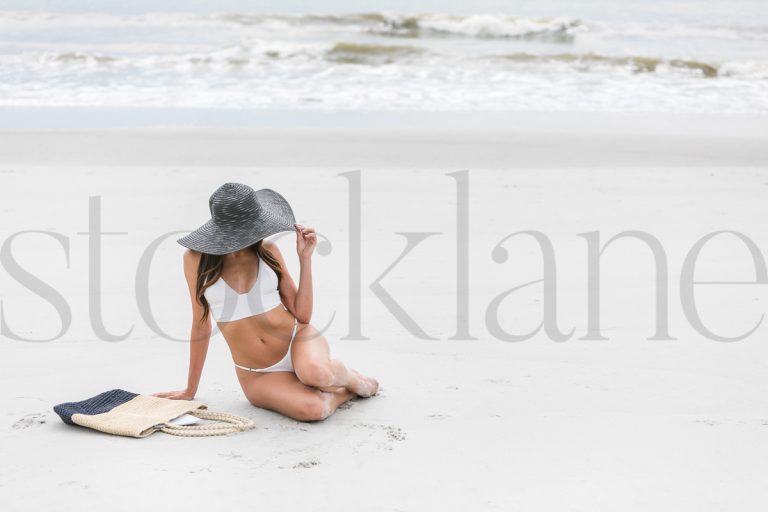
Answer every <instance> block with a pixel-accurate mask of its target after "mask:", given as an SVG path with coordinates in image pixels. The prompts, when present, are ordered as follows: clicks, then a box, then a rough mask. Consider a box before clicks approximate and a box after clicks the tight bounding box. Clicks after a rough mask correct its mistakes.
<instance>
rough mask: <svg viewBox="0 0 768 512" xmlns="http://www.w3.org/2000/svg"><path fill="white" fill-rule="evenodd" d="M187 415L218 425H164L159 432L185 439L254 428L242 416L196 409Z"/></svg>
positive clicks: (251, 423) (250, 422) (249, 421)
mask: <svg viewBox="0 0 768 512" xmlns="http://www.w3.org/2000/svg"><path fill="white" fill-rule="evenodd" d="M189 414H191V415H193V416H197V417H198V418H200V419H204V420H215V421H217V422H218V423H209V424H205V425H174V424H173V423H164V424H162V425H161V426H160V430H162V431H163V432H165V433H166V434H171V435H174V436H185V437H205V436H223V435H227V434H233V433H235V432H243V431H246V430H250V429H252V428H253V427H254V424H253V421H251V420H249V419H248V418H243V417H242V416H235V415H234V414H227V413H225V412H212V411H209V410H206V409H197V410H195V411H192V412H190V413H189Z"/></svg>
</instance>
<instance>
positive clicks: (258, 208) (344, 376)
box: [154, 183, 379, 421]
mask: <svg viewBox="0 0 768 512" xmlns="http://www.w3.org/2000/svg"><path fill="white" fill-rule="evenodd" d="M208 204H209V207H210V211H211V215H212V218H211V220H209V221H208V222H206V223H205V224H203V225H202V226H201V227H200V228H198V229H197V230H195V231H193V232H192V233H190V234H189V235H187V236H185V237H182V238H180V239H179V240H178V242H179V243H180V244H181V245H183V246H184V247H187V248H188V250H187V251H185V253H184V274H185V276H186V278H187V284H188V286H189V292H190V297H191V300H192V315H193V316H192V331H191V334H190V362H189V379H188V382H187V387H186V389H183V390H180V391H168V392H163V393H155V394H154V396H159V397H164V398H172V399H179V400H191V399H192V398H194V396H195V393H196V392H197V386H198V383H199V382H200V375H201V373H202V370H203V364H204V362H205V356H206V353H207V351H208V342H209V341H210V337H211V318H210V317H211V316H213V318H214V319H215V320H216V323H217V325H218V327H219V329H220V330H221V334H222V335H223V336H224V339H225V340H226V342H227V344H228V345H229V349H230V352H231V353H232V358H233V359H234V362H235V372H236V373H237V378H238V380H239V381H240V386H241V387H242V388H243V392H244V393H245V396H246V398H247V399H248V401H249V402H251V403H252V404H253V405H255V406H257V407H263V408H265V409H271V410H273V411H277V412H280V413H282V414H285V415H286V416H290V417H291V418H294V419H297V420H300V421H311V420H322V419H325V418H327V417H328V416H330V415H331V414H333V412H334V411H335V410H336V408H337V407H338V406H339V405H341V404H342V403H344V402H346V401H347V400H349V399H350V398H351V397H352V396H353V395H359V396H361V397H369V396H372V395H374V394H376V392H377V391H378V388H379V383H378V382H377V381H376V380H375V379H373V378H371V377H366V376H364V375H362V374H361V373H359V372H357V371H356V370H353V369H351V368H347V367H346V366H344V364H342V362H341V361H338V360H336V359H331V358H330V350H329V347H328V342H327V341H326V339H325V338H324V337H323V336H322V335H321V334H320V332H319V331H318V330H317V329H316V328H315V327H314V326H312V325H311V324H310V323H309V321H310V318H311V316H312V270H311V262H310V259H311V256H312V252H313V250H314V248H315V246H316V245H317V237H316V235H315V230H314V229H312V228H308V227H305V226H302V225H300V224H296V223H295V219H294V216H293V211H292V210H291V207H290V206H289V205H288V202H287V201H286V200H285V198H283V196H281V195H280V194H278V193H277V192H275V191H273V190H270V189H262V190H258V191H254V190H253V189H252V188H251V187H249V186H247V185H243V184H240V183H225V184H224V185H222V186H221V187H219V188H218V189H217V190H216V191H215V192H214V193H213V195H211V197H210V200H209V202H208ZM294 230H295V232H296V250H297V252H298V254H299V261H300V264H301V271H300V275H299V286H298V289H297V288H296V285H295V284H294V281H293V279H292V278H291V275H290V274H289V273H288V270H287V268H286V265H285V261H284V260H283V256H282V254H281V253H280V250H279V249H278V248H277V246H276V245H275V244H273V243H271V242H269V241H267V240H265V238H266V237H268V236H270V235H273V234H275V233H278V232H282V231H294Z"/></svg>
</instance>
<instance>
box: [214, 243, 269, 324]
mask: <svg viewBox="0 0 768 512" xmlns="http://www.w3.org/2000/svg"><path fill="white" fill-rule="evenodd" d="M204 295H205V298H206V300H207V301H208V304H209V306H210V308H211V313H212V314H213V318H214V319H215V320H216V321H217V322H232V321H234V320H240V319H241V318H247V317H249V316H254V315H259V314H261V313H264V312H265V311H269V310H270V309H273V308H275V307H277V306H279V305H280V304H282V302H281V301H280V292H278V289H277V274H275V271H274V270H272V267H270V266H269V265H267V264H266V262H265V261H264V260H263V259H262V258H261V256H259V270H258V274H257V275H256V282H255V283H254V284H253V286H252V287H251V289H250V290H248V291H247V292H246V293H237V292H236V291H235V290H233V289H232V288H231V287H230V286H229V285H228V284H227V283H226V282H225V281H224V279H222V278H221V277H219V278H218V279H217V280H216V282H215V283H213V284H212V285H211V286H209V287H208V288H206V290H205V292H204Z"/></svg>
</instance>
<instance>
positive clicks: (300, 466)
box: [293, 459, 320, 469]
mask: <svg viewBox="0 0 768 512" xmlns="http://www.w3.org/2000/svg"><path fill="white" fill-rule="evenodd" d="M319 465H320V461H319V460H317V459H309V460H303V461H301V462H298V463H296V464H294V465H293V469H304V468H313V467H315V466H319Z"/></svg>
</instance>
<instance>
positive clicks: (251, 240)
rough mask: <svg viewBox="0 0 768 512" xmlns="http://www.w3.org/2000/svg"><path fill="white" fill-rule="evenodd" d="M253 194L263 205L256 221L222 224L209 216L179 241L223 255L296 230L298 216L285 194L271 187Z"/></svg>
mask: <svg viewBox="0 0 768 512" xmlns="http://www.w3.org/2000/svg"><path fill="white" fill-rule="evenodd" d="M253 194H254V197H255V199H256V201H257V202H258V204H259V205H260V206H261V208H260V210H259V213H258V214H257V216H256V218H255V219H254V220H253V221H250V220H249V221H248V222H244V223H242V224H237V225H227V226H222V225H219V224H216V223H215V222H214V221H213V219H210V220H209V221H208V222H206V223H205V224H203V225H202V226H200V227H199V228H197V229H195V230H194V231H192V232H191V233H190V234H188V235H186V236H183V237H181V238H179V239H178V240H176V241H177V242H178V243H179V244H181V245H183V246H184V247H187V248H189V249H192V250H194V251H198V252H202V253H205V254H214V255H222V254H228V253H230V252H235V251H239V250H241V249H245V248H246V247H248V246H250V245H253V244H255V243H256V242H258V241H259V240H263V239H264V238H267V237H268V236H272V235H274V234H277V233H280V232H283V231H293V229H294V224H295V223H296V218H295V217H294V215H293V210H292V209H291V205H290V204H288V201H286V200H285V198H284V197H283V196H281V195H280V194H278V193H277V192H275V191H274V190H271V189H268V188H264V189H261V190H256V191H254V193H253Z"/></svg>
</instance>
